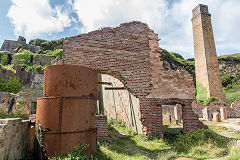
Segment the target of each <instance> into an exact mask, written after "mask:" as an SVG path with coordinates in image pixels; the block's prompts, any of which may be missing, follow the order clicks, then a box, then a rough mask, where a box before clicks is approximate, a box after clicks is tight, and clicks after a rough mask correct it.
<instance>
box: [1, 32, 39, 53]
mask: <svg viewBox="0 0 240 160" xmlns="http://www.w3.org/2000/svg"><path fill="white" fill-rule="evenodd" d="M23 49H26V50H29V51H31V52H33V53H37V52H38V51H39V50H40V46H34V45H31V44H27V42H26V39H25V38H24V37H22V36H19V37H18V40H17V41H13V40H4V42H3V44H2V47H1V49H0V51H8V52H9V53H10V54H14V53H18V52H20V51H21V50H23Z"/></svg>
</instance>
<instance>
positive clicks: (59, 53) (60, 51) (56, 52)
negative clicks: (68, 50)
mask: <svg viewBox="0 0 240 160" xmlns="http://www.w3.org/2000/svg"><path fill="white" fill-rule="evenodd" d="M47 54H48V55H50V56H53V57H55V58H62V55H63V49H55V50H54V51H49V52H48V53H47Z"/></svg>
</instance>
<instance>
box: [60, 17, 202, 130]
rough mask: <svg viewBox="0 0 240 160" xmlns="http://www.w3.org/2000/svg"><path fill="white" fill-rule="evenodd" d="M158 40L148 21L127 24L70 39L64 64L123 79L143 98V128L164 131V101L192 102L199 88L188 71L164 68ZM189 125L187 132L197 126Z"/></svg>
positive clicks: (67, 43)
mask: <svg viewBox="0 0 240 160" xmlns="http://www.w3.org/2000/svg"><path fill="white" fill-rule="evenodd" d="M158 40H159V39H158V36H157V35H156V34H155V33H154V32H153V31H152V30H150V29H149V28H148V26H147V25H146V24H143V23H141V22H130V23H124V24H121V25H120V26H119V27H116V28H105V29H102V30H97V31H93V32H89V33H88V34H81V35H78V36H75V37H70V38H68V39H67V40H66V41H64V42H63V48H64V53H63V64H71V65H79V66H86V67H89V68H93V69H96V70H98V71H100V72H101V73H105V74H109V75H111V76H113V77H115V78H117V79H118V80H120V81H121V82H122V83H123V84H124V87H126V89H127V90H128V91H129V92H130V93H131V94H132V95H134V96H135V97H136V98H139V101H140V107H139V113H140V120H141V122H142V125H143V131H144V132H145V133H151V132H153V131H154V132H158V133H163V126H162V108H161V104H162V101H164V100H167V101H168V102H173V101H174V102H179V101H181V102H183V103H185V102H186V104H187V105H189V104H190V103H189V100H190V101H192V99H193V98H194V96H195V88H194V85H193V79H192V77H191V75H190V74H188V73H187V72H186V71H182V70H181V71H173V70H165V69H164V67H163V62H162V61H160V54H161V50H160V48H159V46H158V45H159V44H158ZM182 100H183V101H182ZM185 100H186V101H185ZM188 107H191V105H190V106H188ZM190 109H191V108H188V109H187V110H185V111H186V115H187V114H189V115H191V114H192V113H193V112H192V111H191V110H190ZM189 119H191V117H189ZM193 119H194V121H195V120H196V119H195V118H193ZM186 122H187V121H186ZM197 123H198V122H197V120H196V124H197ZM186 124H187V125H191V126H189V127H187V128H188V129H187V130H186V131H190V130H189V129H191V128H192V129H194V128H196V126H194V125H196V124H195V123H186ZM197 126H199V125H198V124H197Z"/></svg>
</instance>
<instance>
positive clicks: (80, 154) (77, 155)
mask: <svg viewBox="0 0 240 160" xmlns="http://www.w3.org/2000/svg"><path fill="white" fill-rule="evenodd" d="M87 147H88V145H86V144H82V145H79V146H76V147H75V148H74V150H73V151H72V152H70V153H67V154H62V155H61V156H59V157H54V158H51V160H63V159H64V160H86V159H89V158H88V157H87V155H86V149H87Z"/></svg>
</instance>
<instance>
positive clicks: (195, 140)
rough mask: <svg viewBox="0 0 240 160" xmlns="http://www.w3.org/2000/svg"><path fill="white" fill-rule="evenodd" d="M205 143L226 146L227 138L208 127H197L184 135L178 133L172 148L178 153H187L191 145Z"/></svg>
mask: <svg viewBox="0 0 240 160" xmlns="http://www.w3.org/2000/svg"><path fill="white" fill-rule="evenodd" d="M207 143H210V144H212V145H214V146H218V147H227V144H228V140H227V138H225V137H222V136H220V135H218V134H217V133H215V132H213V131H211V130H209V129H197V130H193V131H191V132H189V133H188V134H185V135H184V134H180V135H179V136H178V137H177V139H176V141H175V143H174V145H173V148H174V149H175V150H176V151H177V152H178V153H188V152H189V151H190V150H191V149H192V148H193V147H196V146H201V145H204V144H207Z"/></svg>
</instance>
